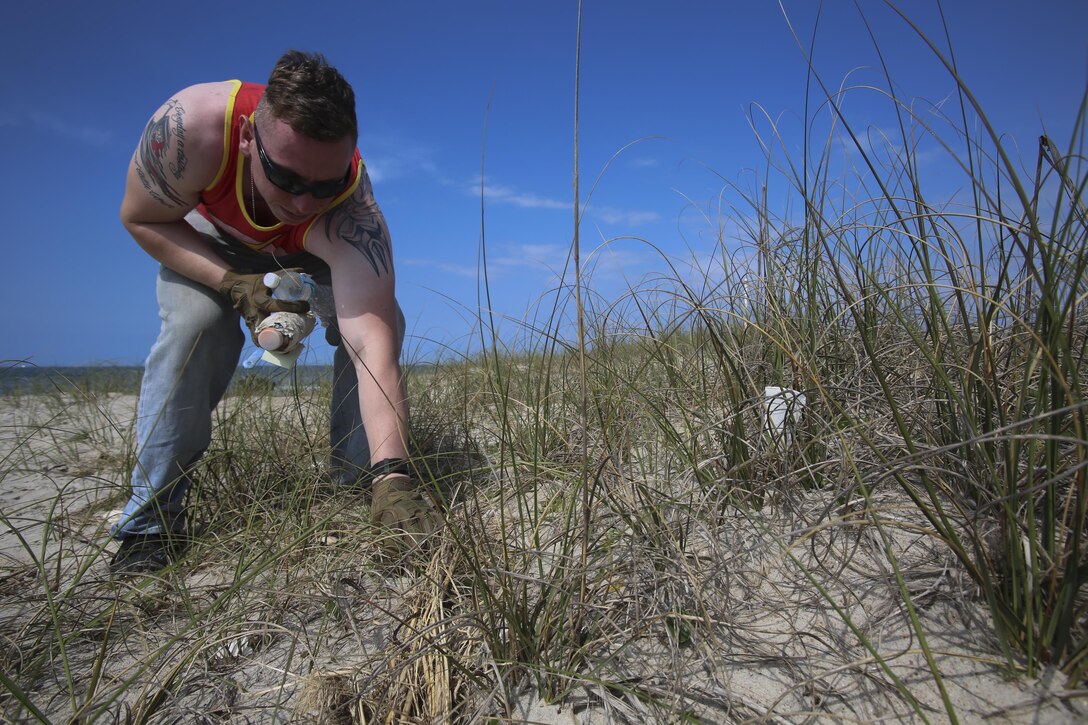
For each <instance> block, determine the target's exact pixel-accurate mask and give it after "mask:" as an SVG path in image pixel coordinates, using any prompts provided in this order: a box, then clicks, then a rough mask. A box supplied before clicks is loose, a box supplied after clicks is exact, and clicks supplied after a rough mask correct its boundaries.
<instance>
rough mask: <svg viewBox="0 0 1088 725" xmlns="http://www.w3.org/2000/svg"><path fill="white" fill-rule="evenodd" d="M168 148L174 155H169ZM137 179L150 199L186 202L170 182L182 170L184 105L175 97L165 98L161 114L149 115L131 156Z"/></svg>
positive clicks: (169, 204) (171, 204)
mask: <svg viewBox="0 0 1088 725" xmlns="http://www.w3.org/2000/svg"><path fill="white" fill-rule="evenodd" d="M171 152H173V153H174V158H173V159H169V158H168V157H169V156H170V154H171ZM133 162H134V165H135V167H136V174H137V175H138V176H139V177H140V183H142V184H143V185H144V189H146V190H147V193H148V194H150V195H151V197H152V198H153V199H155V200H156V201H158V202H159V203H160V204H162V205H163V206H166V207H170V208H175V207H179V206H188V202H187V201H186V200H185V199H184V198H183V197H182V195H181V193H180V192H179V191H178V190H177V189H175V188H174V186H173V185H172V184H171V177H173V180H174V181H178V180H180V179H181V177H182V175H183V174H184V173H185V166H186V165H187V164H188V162H189V161H188V158H187V157H186V156H185V107H184V106H182V105H181V104H180V103H178V101H177V99H171V100H170V101H169V102H167V104H166V107H165V110H164V111H163V112H162V115H160V116H157V117H155V118H152V119H151V120H150V121H149V122H148V124H147V127H146V128H144V135H143V136H142V137H141V138H140V145H139V146H138V147H137V148H136V155H135V157H134V159H133Z"/></svg>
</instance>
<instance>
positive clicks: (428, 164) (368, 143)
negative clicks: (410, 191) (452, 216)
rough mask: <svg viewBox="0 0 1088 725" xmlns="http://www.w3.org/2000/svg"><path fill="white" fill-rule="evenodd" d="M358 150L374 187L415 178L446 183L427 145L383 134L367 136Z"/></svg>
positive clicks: (361, 140) (360, 140)
mask: <svg viewBox="0 0 1088 725" xmlns="http://www.w3.org/2000/svg"><path fill="white" fill-rule="evenodd" d="M359 150H360V152H361V153H362V155H363V161H364V162H365V163H366V170H367V173H368V174H370V180H371V181H373V182H374V183H375V184H377V183H379V182H382V181H390V180H393V179H400V178H404V177H410V176H416V175H425V176H430V177H432V178H436V179H439V180H440V181H442V180H444V179H443V176H442V172H441V170H440V169H439V168H438V164H436V163H435V161H434V154H433V153H432V152H431V149H429V148H427V147H426V146H421V145H419V144H414V143H411V142H408V141H404V140H401V139H395V138H392V137H388V136H383V135H380V134H364V135H363V136H361V137H360V138H359Z"/></svg>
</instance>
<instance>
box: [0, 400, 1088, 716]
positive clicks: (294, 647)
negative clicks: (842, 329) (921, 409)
mask: <svg viewBox="0 0 1088 725" xmlns="http://www.w3.org/2000/svg"><path fill="white" fill-rule="evenodd" d="M285 402H286V401H285ZM134 415H135V397H134V396H132V395H121V394H112V395H105V396H98V397H95V398H94V399H84V400H76V399H74V398H71V397H69V398H63V397H57V396H21V397H9V398H5V399H2V400H0V421H2V430H3V431H4V434H3V450H2V451H0V460H3V462H4V463H3V466H4V468H3V471H2V474H3V479H2V481H0V509H2V511H3V517H4V520H3V526H4V528H3V530H2V531H0V641H2V643H3V647H4V661H5V663H6V664H5V667H4V669H5V671H6V673H7V676H8V677H9V678H10V680H11V682H12V683H14V684H15V685H16V686H17V688H18V693H15V692H10V691H9V692H7V693H6V694H5V695H4V696H2V697H0V705H2V707H3V711H4V712H6V713H9V716H10V717H15V715H13V713H17V712H22V713H23V715H22V716H21V717H26V716H27V712H28V709H27V708H26V707H25V705H24V706H22V707H21V706H20V700H21V699H25V700H26V701H27V702H29V703H31V704H32V707H33V708H34V710H33V711H31V712H39V713H41V714H42V715H44V716H46V717H48V718H49V719H50V720H52V721H54V722H56V721H64V720H68V719H69V718H72V717H74V716H77V715H78V716H80V717H84V718H88V719H94V717H97V718H99V719H100V720H103V721H109V722H113V721H114V718H116V717H121V716H122V715H123V714H125V713H128V714H133V713H139V712H143V713H146V714H147V715H148V716H149V721H152V722H173V721H186V722H188V721H195V722H232V723H233V722H364V721H365V722H370V721H371V720H369V719H366V718H376V717H378V716H382V717H379V718H378V719H379V720H380V721H385V720H384V717H385V716H388V717H391V718H392V721H400V720H403V721H415V722H424V721H427V719H428V718H427V716H425V715H421V714H420V711H419V710H418V709H417V710H409V711H408V712H407V713H406V714H404V716H403V718H401V717H400V716H398V715H396V712H397V711H396V710H395V709H384V710H383V707H384V706H389V705H390V703H393V702H401V703H403V702H405V701H417V702H424V701H426V702H428V703H429V704H427V706H428V707H431V706H433V707H435V708H437V709H436V710H435V711H434V712H435V717H438V718H439V719H442V717H441V716H440V715H439V713H441V712H442V711H443V710H442V708H443V707H447V708H448V707H450V706H451V705H452V706H453V707H454V710H455V711H456V712H457V716H456V719H457V721H460V722H475V721H479V722H483V721H486V720H488V718H496V719H493V720H490V721H492V722H536V723H604V722H676V721H678V718H680V719H682V718H683V717H688V718H694V720H692V721H698V722H710V723H726V722H783V723H785V722H809V721H813V722H815V721H819V722H859V721H867V722H875V721H880V722H921V721H923V720H929V721H931V722H943V721H945V720H946V719H947V716H946V713H945V707H944V705H942V700H941V694H940V692H939V689H938V687H937V686H936V684H935V682H936V681H935V678H934V676H933V674H932V672H931V669H930V666H929V665H928V664H927V661H926V657H925V654H924V652H923V643H921V642H919V641H918V638H917V637H916V636H915V635H914V633H913V631H912V630H911V628H910V627H909V626H908V624H907V623H906V618H907V612H906V611H904V607H903V606H902V600H901V599H900V598H899V597H898V596H897V584H896V582H895V580H894V577H893V576H891V571H890V570H889V567H888V563H887V560H886V558H884V557H883V556H881V554H880V551H881V548H882V546H881V543H880V537H879V535H878V533H877V532H876V531H875V530H874V529H873V528H871V527H860V528H859V529H858V530H857V531H853V532H851V533H850V536H845V535H843V532H841V531H840V532H839V535H835V536H832V535H828V534H830V533H834V532H835V529H834V528H833V527H829V528H826V529H825V530H824V531H820V530H804V529H803V527H802V528H801V529H798V530H797V531H795V532H793V533H792V534H791V528H797V525H798V521H799V518H794V520H793V521H791V520H790V519H791V516H790V515H788V514H784V513H783V511H782V510H781V509H778V510H773V509H772V508H771V507H769V506H768V507H767V510H766V511H765V514H764V515H763V517H762V521H763V528H762V530H759V529H754V528H753V527H752V526H751V523H750V521H749V519H747V518H745V517H742V516H739V515H731V516H723V517H722V518H721V520H720V521H719V522H718V523H717V525H716V526H715V527H709V526H705V525H702V526H697V527H694V528H692V529H691V531H690V532H689V541H688V543H687V545H686V547H685V551H686V554H685V556H684V557H683V558H682V559H678V560H674V561H673V562H672V569H671V570H669V569H666V568H662V567H657V569H656V570H655V568H654V567H649V568H647V567H644V566H641V562H635V561H632V562H630V566H629V567H628V570H629V572H630V577H629V578H626V579H624V578H622V577H621V578H616V579H614V580H612V581H609V582H596V583H595V584H594V587H593V591H594V592H596V593H597V594H598V595H599V597H600V599H599V601H596V602H594V603H593V609H592V610H590V611H594V612H596V613H597V616H599V618H600V619H599V621H598V622H597V623H596V624H595V629H597V630H599V631H603V632H606V633H607V632H611V633H612V636H614V637H615V641H613V642H609V641H608V638H607V637H605V638H602V639H600V640H598V641H596V642H594V643H592V646H590V647H587V652H589V653H590V654H591V655H592V657H587V658H586V659H585V660H583V662H584V663H587V664H588V663H592V669H591V670H588V671H585V672H583V673H582V675H583V677H582V678H581V680H580V681H578V680H574V679H571V680H570V683H569V684H570V687H569V688H568V689H567V691H565V692H561V693H559V696H560V698H561V699H560V700H559V701H557V702H551V703H549V702H546V700H545V698H544V697H543V696H542V694H541V691H540V690H539V689H538V688H537V687H535V686H534V682H540V681H541V680H540V679H539V678H540V673H537V674H536V675H533V674H532V673H531V672H530V673H527V675H526V677H524V678H523V679H522V686H521V687H520V688H519V689H514V690H506V691H503V690H494V689H490V690H489V689H488V683H489V682H491V683H492V685H491V687H494V685H493V683H494V680H489V679H488V676H487V675H488V673H489V672H494V671H495V670H496V668H501V667H503V666H504V665H502V664H501V663H500V661H498V660H496V659H495V658H494V656H493V654H492V653H490V652H489V651H488V649H487V647H486V646H485V645H486V643H487V642H488V641H489V640H488V637H487V636H486V633H484V632H481V629H482V628H483V627H484V626H485V623H486V622H487V621H488V617H487V616H486V613H485V612H483V611H481V610H479V609H477V607H478V606H479V605H480V602H481V599H480V597H479V593H478V592H476V593H474V592H471V591H468V590H466V589H465V588H464V583H463V582H457V583H456V584H451V583H450V581H447V580H445V579H444V578H443V577H444V576H447V575H448V572H450V571H453V570H454V569H455V568H456V560H457V558H458V557H459V556H460V554H458V553H457V551H456V548H455V547H453V546H452V545H451V544H450V543H449V542H446V541H443V542H438V543H437V544H436V549H435V550H434V552H433V554H432V555H431V557H432V558H431V559H430V560H429V561H424V562H422V563H421V564H420V566H419V567H418V568H416V569H415V570H406V569H404V568H403V567H389V568H383V567H382V565H381V564H380V563H378V562H377V560H376V559H375V555H374V551H373V543H374V542H373V541H372V540H370V539H368V538H367V537H368V533H367V525H366V518H365V502H364V501H361V500H359V499H357V498H354V497H351V496H347V495H344V496H339V497H336V496H333V497H323V498H315V499H314V500H313V501H312V502H311V506H312V512H311V513H312V514H313V515H314V516H315V517H316V518H317V519H320V521H321V523H320V524H319V525H318V526H315V527H311V528H309V529H305V530H303V533H302V534H301V535H300V536H298V537H297V539H296V540H295V541H293V542H292V541H284V540H282V539H279V540H277V538H276V536H277V533H276V529H277V526H278V525H277V524H275V523H274V522H272V519H269V522H270V523H269V524H268V528H267V529H266V530H265V532H264V533H265V534H267V536H268V538H267V539H266V540H265V541H263V542H260V541H258V542H252V543H247V542H243V541H241V540H240V539H239V537H238V536H234V535H232V532H223V531H221V532H216V533H214V534H208V535H207V536H206V537H205V538H203V539H202V540H201V541H200V542H198V543H197V544H196V545H195V546H194V552H193V555H192V556H190V557H188V558H187V559H185V560H184V561H183V562H182V564H181V565H180V566H179V567H178V568H177V569H176V570H175V571H173V572H171V573H170V574H168V575H166V576H165V577H162V578H148V579H146V580H141V581H131V580H130V581H121V582H114V581H111V579H110V577H109V576H108V572H107V568H106V563H107V561H108V557H109V554H110V553H111V551H112V550H113V547H114V544H112V543H110V542H109V541H108V540H107V537H106V534H107V530H108V526H109V525H110V523H111V521H112V518H113V517H114V516H116V513H117V509H118V508H119V506H120V505H121V504H122V503H123V500H124V496H125V473H124V468H123V467H124V466H125V464H126V463H127V462H128V461H129V460H130V456H131V445H132V439H131V430H132V421H133V418H134ZM615 495H616V496H617V498H618V499H620V498H622V496H623V494H622V493H620V492H617V493H616V494H615ZM826 502H827V494H825V493H824V492H820V491H814V492H810V493H809V494H807V495H806V497H805V498H804V499H801V500H799V501H798V502H796V506H797V507H799V508H807V509H811V508H816V507H819V506H822V505H824V504H825V503H826ZM854 503H855V504H856V502H854ZM901 504H902V502H901V501H899V500H897V497H896V496H895V495H894V493H890V492H889V493H885V494H882V495H881V496H880V500H879V505H880V506H881V507H882V510H883V515H884V516H885V517H887V518H889V519H894V518H895V517H897V516H909V515H910V514H909V510H908V509H907V508H906V507H903V506H902V505H901ZM621 505H622V502H621V503H617V506H621ZM850 505H853V504H850ZM847 508H849V505H848V506H847ZM463 513H464V512H458V511H454V512H453V513H452V514H451V515H452V517H453V519H454V520H455V521H456V520H457V517H458V516H460V515H462V514H463ZM477 513H478V514H479V512H477ZM495 513H496V512H494V511H492V512H485V513H484V514H483V516H485V517H489V520H488V521H485V522H484V524H483V528H485V529H490V527H492V526H493V525H494V520H495V516H494V515H495ZM509 513H512V514H513V515H515V516H516V514H517V512H516V510H514V511H512V512H509ZM275 515H284V516H290V517H298V516H302V515H304V514H303V512H301V511H297V510H296V511H280V512H279V513H278V514H273V516H275ZM840 515H841V516H844V517H846V516H848V515H849V514H848V513H846V512H840ZM616 525H617V526H620V525H622V524H621V522H620V521H619V520H617V521H616ZM515 530H516V527H511V528H510V530H508V532H507V535H508V536H516V535H518V534H517V533H516V531H515ZM283 531H286V529H284V530H281V531H280V533H281V534H282V533H283ZM233 533H234V534H237V532H233ZM253 534H254V532H250V535H253ZM895 538H896V541H895V542H894V547H895V549H896V551H897V552H898V554H899V565H900V568H901V570H902V571H903V572H906V573H907V574H908V577H907V581H906V583H905V584H906V586H908V587H909V588H910V589H911V591H912V593H913V600H912V601H913V603H914V605H915V607H916V608H917V612H916V614H917V616H918V617H919V618H920V619H921V621H922V623H923V628H924V632H925V635H926V640H927V641H926V642H925V644H924V646H925V647H926V648H928V650H929V652H930V653H931V657H932V659H933V661H934V663H935V664H936V667H937V668H938V669H939V672H940V674H941V682H942V683H943V685H944V687H945V688H946V690H947V697H948V699H949V700H950V702H951V703H953V705H954V707H955V709H956V711H957V713H958V716H959V718H960V721H961V722H979V723H1075V722H1084V721H1085V718H1086V717H1088V705H1086V700H1085V694H1086V693H1085V692H1083V691H1077V690H1066V689H1064V684H1065V683H1064V681H1063V678H1062V677H1061V676H1060V675H1059V674H1057V673H1048V674H1046V675H1044V676H1043V677H1041V678H1034V679H1029V678H1024V677H1019V678H1012V679H1010V678H1009V677H1008V674H1007V671H1006V669H1005V667H1004V664H1003V661H1002V657H1001V654H1000V652H999V651H998V650H997V649H996V645H995V643H994V641H993V638H992V635H990V634H989V631H990V625H989V619H988V614H987V612H986V609H985V607H984V606H983V604H982V602H981V601H979V599H978V598H977V596H973V592H972V587H971V585H970V583H969V582H968V581H966V579H965V577H964V576H963V574H962V572H961V571H959V570H958V567H957V565H956V563H955V562H954V561H953V560H951V559H950V557H949V556H948V555H947V554H946V553H942V552H941V550H940V548H939V547H937V546H935V545H933V544H932V543H931V542H930V541H928V540H927V537H926V536H925V535H923V534H921V533H919V534H916V535H911V534H910V533H909V532H906V531H904V530H902V529H901V530H898V531H897V532H896V533H895ZM262 547H265V548H266V549H272V550H276V551H277V552H278V553H276V554H275V555H274V556H272V557H271V558H265V559H262V558H261V554H260V551H259V550H260V549H261V548H262ZM265 554H267V550H266V551H265ZM829 559H830V561H829ZM258 562H263V563H260V564H259V565H258ZM818 563H819V568H818V567H817V564H818ZM798 564H807V569H803V568H800V567H798V566H797V565H798ZM806 570H808V571H823V572H836V573H837V575H836V576H834V577H827V578H825V579H823V580H822V581H818V582H813V581H811V580H810V578H808V577H806V575H805V573H804V572H805V571H806ZM617 571H619V570H617ZM443 572H446V573H447V574H443ZM615 574H616V572H615V571H614V572H613V573H612V574H610V576H613V577H614V576H615ZM693 584H694V585H697V586H701V587H702V588H703V590H702V591H697V590H695V589H693V588H692V587H693ZM817 585H819V586H817ZM821 588H822V589H823V592H822V593H821V591H820V589H821ZM655 597H656V598H661V597H664V598H666V599H670V600H671V603H670V604H669V605H668V610H669V611H671V612H673V615H672V616H671V617H666V618H662V617H660V616H658V614H657V613H655V612H654V611H652V608H651V607H649V605H648V603H649V602H650V601H651V599H653V598H655ZM436 607H437V608H436ZM836 608H841V609H842V610H843V611H846V612H849V614H850V623H849V624H847V623H846V622H845V621H844V620H843V618H842V617H841V616H840V615H837V614H836V611H835V610H836ZM421 623H425V625H426V626H421ZM852 628H859V629H860V630H862V631H864V632H865V633H866V635H867V638H868V640H869V641H870V642H872V643H873V645H874V646H875V647H877V648H878V651H877V653H872V652H868V651H866V649H865V647H864V646H862V645H861V644H859V640H858V638H857V637H856V636H855V635H856V632H855V631H853V629H852ZM413 632H415V635H413ZM876 654H879V658H878V657H877V656H876ZM451 662H452V663H456V666H452V667H451V666H449V665H450V663H451ZM420 663H422V664H423V665H425V667H422V669H421V667H420V666H419V665H420ZM465 663H473V667H474V669H473V670H471V671H470V670H466V669H465V666H466V665H465ZM413 668H414V669H413ZM437 672H442V673H443V674H442V677H441V678H439V679H440V680H441V681H442V682H444V683H445V684H444V685H443V686H442V687H444V688H445V689H444V690H443V689H442V687H439V686H438V685H435V684H434V681H433V680H434V678H435V677H436V673H437ZM443 678H444V679H443ZM896 683H899V684H900V685H901V687H902V690H901V689H899V688H898V687H897V684H896ZM428 688H431V689H428ZM436 688H437V689H436ZM409 691H411V694H406V693H408V692H409ZM903 691H906V692H909V696H905V695H904V694H903ZM440 692H445V693H446V694H445V695H441V694H440ZM398 693H399V694H398ZM428 693H429V694H428ZM383 697H384V698H385V705H384V706H383V699H382V698H383ZM428 698H433V699H432V700H428ZM413 699H414V700H413ZM912 700H913V702H912ZM443 702H445V705H443ZM152 705H154V707H152ZM445 712H446V716H449V710H448V709H447V710H446V711H445Z"/></svg>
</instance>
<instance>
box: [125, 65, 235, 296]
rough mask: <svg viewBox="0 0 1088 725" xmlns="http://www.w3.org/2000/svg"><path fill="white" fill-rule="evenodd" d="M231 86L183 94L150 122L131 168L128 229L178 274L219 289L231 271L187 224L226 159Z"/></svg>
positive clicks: (201, 88)
mask: <svg viewBox="0 0 1088 725" xmlns="http://www.w3.org/2000/svg"><path fill="white" fill-rule="evenodd" d="M229 92H230V87H229V84H223V83H208V84H203V85H197V86H191V87H189V88H186V89H185V90H183V91H180V92H179V93H178V94H177V95H175V96H174V97H173V98H171V99H170V100H168V101H167V102H166V103H164V104H163V105H162V106H161V107H160V108H159V109H158V110H157V111H155V113H154V115H152V117H151V120H150V121H148V123H147V125H146V126H145V127H144V130H143V133H142V134H141V136H140V140H139V142H138V144H137V146H136V151H135V152H134V153H133V155H132V160H131V161H130V162H129V167H128V176H127V179H126V182H125V197H124V200H123V201H122V202H121V222H122V223H123V224H124V225H125V228H126V229H128V231H129V233H131V234H132V236H133V238H134V239H135V240H136V242H137V243H138V244H139V245H140V246H141V247H142V248H143V249H144V250H145V251H146V252H147V253H148V254H150V255H151V256H152V257H154V258H155V259H157V260H158V261H160V262H162V263H163V264H165V265H166V266H167V267H169V268H171V269H173V270H174V271H176V272H178V273H180V274H183V275H185V276H186V277H189V278H190V279H193V280H196V281H197V282H201V283H203V284H206V285H208V286H210V287H212V288H215V287H217V286H218V284H219V282H220V280H222V278H223V273H224V272H225V271H226V265H225V263H223V262H222V261H221V260H220V259H219V258H218V257H217V256H216V255H215V254H213V253H212V252H211V250H210V249H209V248H208V247H207V245H206V244H205V242H204V241H203V239H202V238H201V237H200V235H199V234H197V232H196V231H194V230H193V228H192V227H191V226H189V224H188V223H187V222H185V221H184V218H185V215H186V214H187V213H189V211H191V210H192V209H193V207H194V206H196V204H197V200H198V198H199V196H200V191H201V190H202V189H203V188H204V187H206V186H207V185H208V184H209V183H211V181H212V179H213V177H214V176H215V173H216V171H217V170H218V168H219V163H220V161H221V160H222V156H223V113H224V111H225V108H226V105H225V104H226V102H227V98H228V94H229Z"/></svg>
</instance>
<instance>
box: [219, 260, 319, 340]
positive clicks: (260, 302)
mask: <svg viewBox="0 0 1088 725" xmlns="http://www.w3.org/2000/svg"><path fill="white" fill-rule="evenodd" d="M286 271H288V272H302V270H301V269H289V270H286ZM219 294H221V295H223V296H224V297H226V298H227V299H228V300H230V304H231V307H233V308H234V309H236V310H238V312H239V313H240V314H241V315H242V319H244V320H245V321H246V327H248V328H249V332H250V336H251V337H252V338H253V344H254V345H256V344H258V343H257V325H259V324H261V321H262V320H264V318H266V317H268V316H269V315H270V314H272V313H273V312H297V313H298V314H300V315H304V314H306V313H307V312H309V311H310V303H309V302H288V301H287V300H274V299H272V290H270V289H269V288H268V285H266V284H265V283H264V274H239V273H238V272H235V271H234V270H228V271H227V273H226V274H225V275H223V281H222V283H220V285H219Z"/></svg>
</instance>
